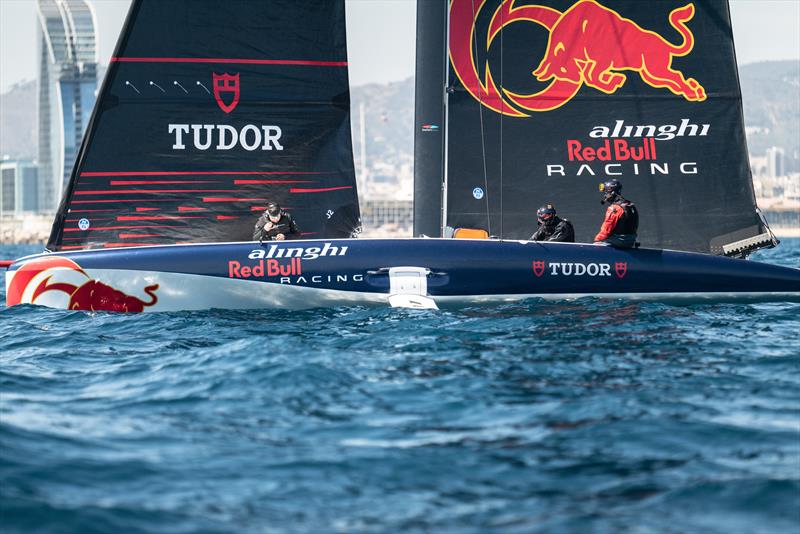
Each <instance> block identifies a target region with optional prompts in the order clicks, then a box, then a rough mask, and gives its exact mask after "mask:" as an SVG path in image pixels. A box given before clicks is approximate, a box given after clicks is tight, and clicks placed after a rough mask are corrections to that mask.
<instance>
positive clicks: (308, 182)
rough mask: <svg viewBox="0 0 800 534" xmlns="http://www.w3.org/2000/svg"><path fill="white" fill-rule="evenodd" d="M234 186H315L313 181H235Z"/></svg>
mask: <svg viewBox="0 0 800 534" xmlns="http://www.w3.org/2000/svg"><path fill="white" fill-rule="evenodd" d="M233 183H234V185H245V184H313V183H314V181H313V180H234V181H233Z"/></svg>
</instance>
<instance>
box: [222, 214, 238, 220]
mask: <svg viewBox="0 0 800 534" xmlns="http://www.w3.org/2000/svg"><path fill="white" fill-rule="evenodd" d="M238 218H239V216H238V215H217V220H218V221H227V220H229V219H238Z"/></svg>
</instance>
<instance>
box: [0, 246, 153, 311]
mask: <svg viewBox="0 0 800 534" xmlns="http://www.w3.org/2000/svg"><path fill="white" fill-rule="evenodd" d="M65 272H67V273H79V274H80V275H82V276H83V277H85V278H86V279H87V281H86V282H84V283H82V284H80V285H75V284H71V283H68V282H63V281H62V282H59V281H53V278H56V279H58V278H59V277H60V276H59V275H60V274H64V273H65ZM157 290H158V284H154V285H150V286H147V287H145V288H144V292H145V293H146V294H147V295H148V296H149V297H150V298H149V301H144V300H142V299H139V298H137V297H134V296H132V295H128V294H126V293H123V292H122V291H119V290H117V289H114V288H113V287H111V286H109V285H107V284H104V283H102V282H100V281H98V280H93V279H92V278H91V277H90V276H89V275H88V274H87V273H86V272H85V271H84V270H83V269H82V268H81V266H80V265H78V264H77V263H75V262H74V261H72V260H70V259H68V258H62V257H59V256H53V257H43V258H36V259H34V260H31V261H29V262H27V263H25V264H24V265H23V266H22V267H20V268H19V269H18V270H17V271H16V273H15V274H14V278H13V279H12V280H11V283H10V284H9V286H8V291H7V293H6V304H7V305H8V306H15V305H17V304H38V302H37V300H38V299H39V298H40V297H41V296H42V295H43V294H45V293H48V292H51V291H57V292H61V293H65V294H67V295H68V296H69V303H68V304H67V309H69V310H82V311H113V312H143V311H144V309H145V308H146V307H148V306H153V305H154V304H156V302H158V296H157V295H156V291H157Z"/></svg>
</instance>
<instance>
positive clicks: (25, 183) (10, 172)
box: [0, 159, 39, 217]
mask: <svg viewBox="0 0 800 534" xmlns="http://www.w3.org/2000/svg"><path fill="white" fill-rule="evenodd" d="M36 174H37V173H36V164H35V163H34V162H32V161H29V160H7V159H6V160H2V161H0V216H8V215H10V216H14V217H16V216H20V215H22V214H23V213H24V212H35V211H38V207H39V205H38V204H39V203H38V196H39V195H38V187H37V185H38V184H37V182H38V180H37V176H36Z"/></svg>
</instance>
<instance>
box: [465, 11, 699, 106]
mask: <svg viewBox="0 0 800 534" xmlns="http://www.w3.org/2000/svg"><path fill="white" fill-rule="evenodd" d="M486 3H487V0H452V3H451V4H450V60H451V63H452V66H453V69H454V70H455V72H456V75H457V76H458V78H459V79H460V80H461V82H462V83H463V85H464V87H465V88H466V89H467V91H469V93H470V95H472V97H473V98H475V100H478V101H479V102H480V103H481V105H483V106H486V107H487V108H489V109H491V110H492V111H495V112H497V113H502V114H503V115H508V116H512V117H529V116H530V113H529V112H542V111H550V110H553V109H556V108H559V107H561V106H563V105H564V104H566V103H567V102H569V101H570V100H571V99H572V98H573V97H574V96H575V95H576V94H577V92H578V90H579V89H580V88H581V87H582V86H584V85H586V86H588V87H591V88H594V89H597V90H599V91H602V92H603V93H606V94H611V93H613V92H615V91H617V90H618V89H619V88H620V87H622V86H623V84H624V83H625V81H626V79H627V75H626V74H625V72H626V71H633V72H637V73H638V74H639V76H640V77H641V78H642V80H643V81H644V82H645V83H647V84H648V85H650V86H651V87H654V88H659V89H667V90H669V91H670V92H672V93H673V94H675V95H679V96H682V97H683V98H685V99H686V100H688V101H691V102H702V101H704V100H705V99H706V92H705V89H704V88H703V86H702V85H700V83H699V82H698V81H697V80H695V79H694V78H686V77H685V76H684V75H683V73H681V72H680V71H679V70H676V69H674V68H673V67H672V61H673V58H674V57H676V56H677V57H680V56H685V55H688V54H689V53H690V52H691V51H692V49H693V48H694V35H693V34H692V32H691V31H690V30H689V28H688V27H687V25H686V24H687V23H688V22H689V21H690V20H691V19H692V17H694V13H695V8H694V4H687V5H685V6H683V7H680V8H678V9H675V10H673V11H672V12H671V13H670V14H669V22H670V25H671V26H672V27H673V28H674V29H675V30H676V31H677V32H678V33H679V34H680V35H681V37H682V42H681V43H680V44H672V43H670V42H669V41H667V40H666V39H665V38H664V37H662V36H661V35H659V34H658V33H656V32H653V31H649V30H646V29H644V28H642V27H641V26H639V25H638V24H637V23H636V22H634V21H632V20H630V19H626V18H624V17H622V16H621V15H620V14H619V13H617V12H616V11H614V10H612V9H609V8H607V7H605V6H603V5H601V4H600V3H598V2H596V1H595V0H580V1H578V2H576V3H575V4H573V5H572V7H570V8H569V9H567V10H566V11H564V12H563V13H562V12H560V11H558V10H556V9H553V8H551V7H546V6H540V5H522V6H515V4H516V3H518V2H517V1H516V0H503V1H502V2H501V3H500V5H499V6H498V7H497V9H496V10H495V12H494V14H493V15H492V17H491V22H490V23H489V29H488V32H487V33H486V40H485V42H484V43H483V45H484V46H485V50H487V51H488V50H489V47H490V46H491V45H492V42H493V41H494V40H495V38H497V36H498V35H499V34H500V32H501V30H502V29H503V28H505V27H506V26H508V25H510V24H513V23H516V22H528V23H530V22H533V23H536V24H538V25H539V26H541V27H542V28H543V29H544V30H546V31H547V32H548V33H549V39H548V44H547V49H546V50H545V51H544V56H543V58H542V60H541V62H540V63H539V66H538V67H537V68H536V70H534V71H533V73H532V75H533V76H534V77H535V78H536V80H538V81H539V82H548V85H547V86H546V87H545V88H544V89H542V90H541V91H538V92H536V93H533V94H517V93H514V92H511V91H509V90H506V89H504V88H503V87H501V86H500V85H498V84H497V82H496V80H495V77H494V75H493V73H492V70H491V68H490V66H489V63H488V61H487V62H486V66H485V69H484V75H483V77H481V75H480V74H479V70H480V69H479V66H478V64H477V58H476V55H477V50H478V49H477V47H478V44H479V41H478V40H477V37H478V32H477V31H476V22H477V20H478V17H479V16H480V15H481V10H482V9H483V8H484V7H485V6H486ZM481 33H482V32H481Z"/></svg>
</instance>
